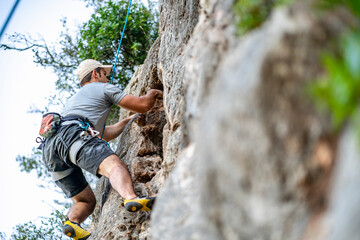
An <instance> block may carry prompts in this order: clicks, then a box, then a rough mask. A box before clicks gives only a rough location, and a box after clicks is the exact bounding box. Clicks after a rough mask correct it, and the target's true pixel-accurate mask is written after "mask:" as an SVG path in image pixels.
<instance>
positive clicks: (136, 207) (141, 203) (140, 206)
mask: <svg viewBox="0 0 360 240" xmlns="http://www.w3.org/2000/svg"><path fill="white" fill-rule="evenodd" d="M154 202H155V197H137V198H135V199H125V200H124V205H125V209H126V210H128V211H129V212H137V211H151V209H152V206H153V204H154Z"/></svg>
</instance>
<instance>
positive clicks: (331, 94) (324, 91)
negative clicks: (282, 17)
mask: <svg viewBox="0 0 360 240" xmlns="http://www.w3.org/2000/svg"><path fill="white" fill-rule="evenodd" d="M339 44H340V52H339V54H337V55H336V54H331V53H328V52H327V53H325V54H324V55H323V57H322V60H323V66H324V68H325V71H326V75H325V76H323V77H322V78H321V79H319V80H318V81H316V82H315V83H314V84H313V85H312V87H311V93H312V95H313V96H314V97H315V99H316V102H317V104H318V106H320V107H321V108H322V109H326V110H327V111H330V112H331V115H332V119H333V126H334V127H335V129H339V128H341V126H342V125H343V124H344V122H345V121H346V120H347V119H348V118H349V117H351V116H354V114H355V113H356V111H357V108H358V103H359V100H360V68H359V66H360V34H359V33H351V34H348V35H346V36H344V37H343V38H341V40H340V41H339Z"/></svg>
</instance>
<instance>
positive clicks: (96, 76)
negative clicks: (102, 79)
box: [91, 70, 99, 79]
mask: <svg viewBox="0 0 360 240" xmlns="http://www.w3.org/2000/svg"><path fill="white" fill-rule="evenodd" d="M91 78H94V79H98V78H99V73H98V72H97V71H96V70H93V71H92V73H91Z"/></svg>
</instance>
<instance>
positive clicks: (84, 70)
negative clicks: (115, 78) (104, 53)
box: [77, 59, 113, 81]
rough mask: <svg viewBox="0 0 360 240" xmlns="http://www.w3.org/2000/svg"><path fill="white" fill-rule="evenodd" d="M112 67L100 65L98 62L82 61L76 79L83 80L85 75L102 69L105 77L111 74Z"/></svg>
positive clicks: (91, 60)
mask: <svg viewBox="0 0 360 240" xmlns="http://www.w3.org/2000/svg"><path fill="white" fill-rule="evenodd" d="M112 66H113V65H102V64H101V63H100V62H98V61H96V60H93V59H86V60H84V61H82V62H81V63H80V65H79V67H78V68H77V75H78V78H79V79H80V81H81V80H83V79H84V77H85V76H86V75H88V74H89V73H90V72H91V71H93V70H95V69H96V68H98V67H100V68H104V69H105V71H106V75H109V74H110V72H111V68H112Z"/></svg>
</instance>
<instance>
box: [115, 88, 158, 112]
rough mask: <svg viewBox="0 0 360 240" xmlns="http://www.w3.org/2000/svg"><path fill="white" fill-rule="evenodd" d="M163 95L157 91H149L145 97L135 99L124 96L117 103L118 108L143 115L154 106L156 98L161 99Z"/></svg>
mask: <svg viewBox="0 0 360 240" xmlns="http://www.w3.org/2000/svg"><path fill="white" fill-rule="evenodd" d="M162 96H163V93H162V91H160V90H157V89H151V90H149V91H148V92H147V94H146V95H144V96H141V97H136V96H133V95H126V96H125V97H124V98H123V99H121V101H120V102H119V104H118V105H119V106H120V107H122V108H125V109H127V110H130V111H132V112H136V113H145V112H147V111H149V110H150V109H151V108H152V107H153V106H154V104H155V100H156V99H157V98H162Z"/></svg>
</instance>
